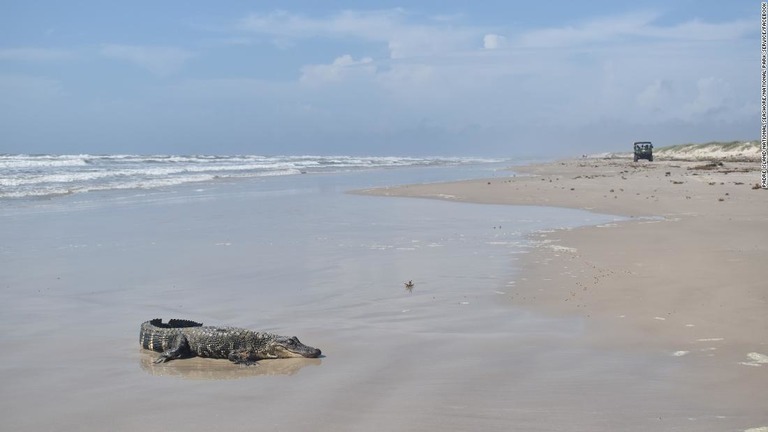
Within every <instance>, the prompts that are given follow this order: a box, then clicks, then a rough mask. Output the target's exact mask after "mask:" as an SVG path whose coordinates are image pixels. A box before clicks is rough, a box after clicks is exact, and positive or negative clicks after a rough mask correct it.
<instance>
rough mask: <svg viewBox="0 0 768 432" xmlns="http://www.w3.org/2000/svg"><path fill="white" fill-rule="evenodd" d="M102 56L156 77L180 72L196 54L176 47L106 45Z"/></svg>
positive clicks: (102, 48)
mask: <svg viewBox="0 0 768 432" xmlns="http://www.w3.org/2000/svg"><path fill="white" fill-rule="evenodd" d="M100 52H101V55H103V56H105V57H109V58H114V59H118V60H124V61H127V62H129V63H133V64H135V65H137V66H139V67H141V68H143V69H146V70H148V71H149V72H151V73H153V74H155V75H161V76H166V75H172V74H174V73H176V72H178V71H179V70H180V69H181V68H182V67H183V66H184V63H186V62H187V60H189V59H190V58H192V57H194V53H192V52H190V51H187V50H184V49H180V48H174V47H163V46H138V45H115V44H105V45H102V47H101V51H100Z"/></svg>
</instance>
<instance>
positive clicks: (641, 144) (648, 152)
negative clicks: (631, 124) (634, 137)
mask: <svg viewBox="0 0 768 432" xmlns="http://www.w3.org/2000/svg"><path fill="white" fill-rule="evenodd" d="M640 159H648V162H653V144H651V142H650V141H637V142H635V162H637V161H638V160H640Z"/></svg>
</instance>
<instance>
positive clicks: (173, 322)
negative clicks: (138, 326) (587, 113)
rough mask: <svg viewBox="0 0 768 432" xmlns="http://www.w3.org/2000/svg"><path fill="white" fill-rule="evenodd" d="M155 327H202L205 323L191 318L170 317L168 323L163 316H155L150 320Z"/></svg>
mask: <svg viewBox="0 0 768 432" xmlns="http://www.w3.org/2000/svg"><path fill="white" fill-rule="evenodd" d="M149 323H150V324H152V325H153V326H155V327H160V328H185V327H202V326H203V324H202V323H199V322H195V321H190V320H182V319H173V318H172V319H169V320H168V323H164V322H163V319H162V318H155V319H153V320H151V321H150V322H149Z"/></svg>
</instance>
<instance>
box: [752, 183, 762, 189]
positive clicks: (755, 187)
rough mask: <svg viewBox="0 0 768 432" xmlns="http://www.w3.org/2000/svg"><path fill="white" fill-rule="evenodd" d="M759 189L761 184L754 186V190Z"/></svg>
mask: <svg viewBox="0 0 768 432" xmlns="http://www.w3.org/2000/svg"><path fill="white" fill-rule="evenodd" d="M757 189H760V184H759V183H755V185H754V186H752V190H757Z"/></svg>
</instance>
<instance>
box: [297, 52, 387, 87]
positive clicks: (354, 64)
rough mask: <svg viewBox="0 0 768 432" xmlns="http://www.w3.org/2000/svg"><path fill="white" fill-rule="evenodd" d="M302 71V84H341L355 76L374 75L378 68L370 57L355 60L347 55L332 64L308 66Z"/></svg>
mask: <svg viewBox="0 0 768 432" xmlns="http://www.w3.org/2000/svg"><path fill="white" fill-rule="evenodd" d="M301 71H302V73H301V78H300V79H299V80H300V81H301V82H302V83H304V84H321V83H329V82H339V81H342V80H343V79H347V78H350V77H354V76H361V75H372V74H374V73H376V66H375V65H374V63H373V59H372V58H370V57H363V58H361V59H360V60H355V59H353V58H352V56H351V55H349V54H345V55H343V56H341V57H337V58H336V59H335V60H333V62H332V63H331V64H318V65H308V66H304V67H303V68H302V69H301Z"/></svg>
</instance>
